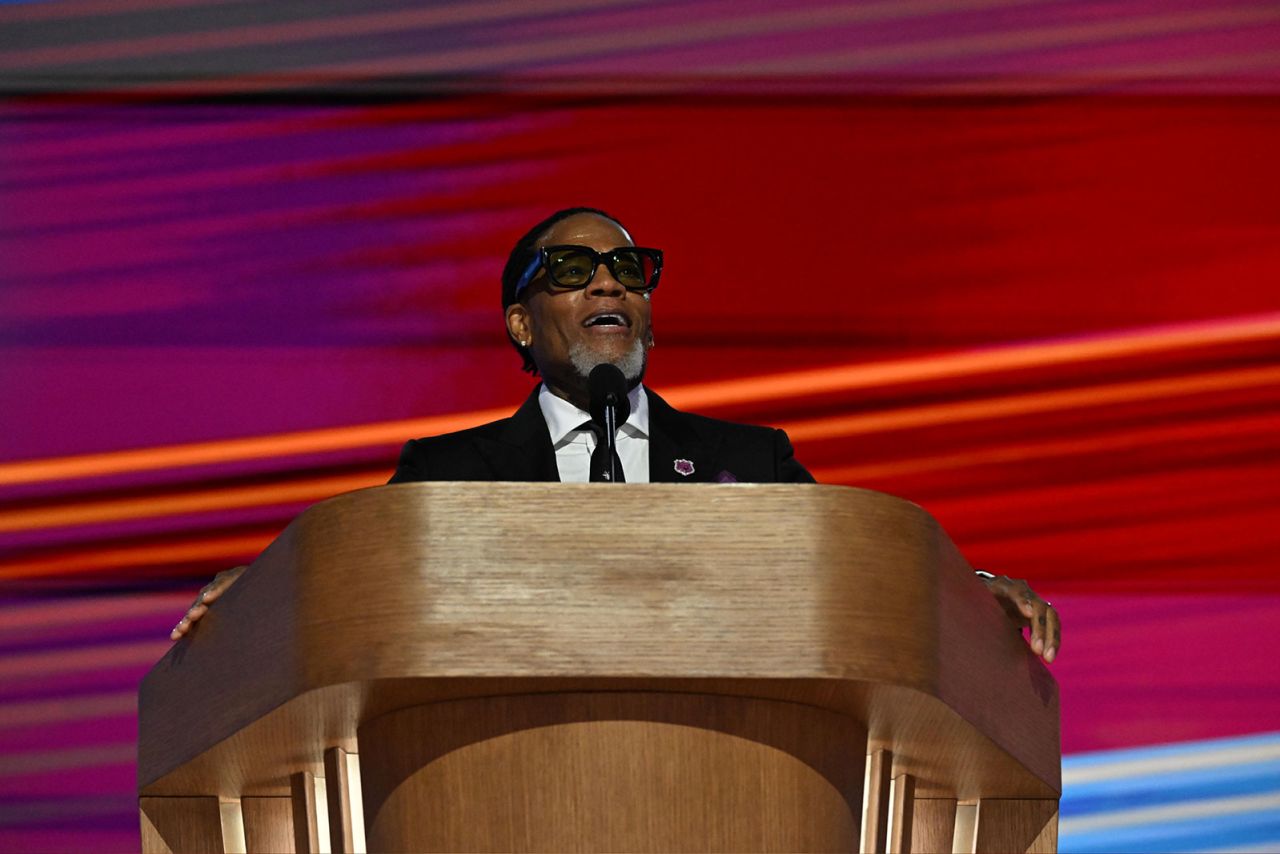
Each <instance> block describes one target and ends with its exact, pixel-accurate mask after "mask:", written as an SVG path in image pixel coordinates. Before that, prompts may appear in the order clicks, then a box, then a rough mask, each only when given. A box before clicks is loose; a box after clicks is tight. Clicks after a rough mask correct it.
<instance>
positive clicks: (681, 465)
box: [676, 460, 693, 477]
mask: <svg viewBox="0 0 1280 854" xmlns="http://www.w3.org/2000/svg"><path fill="white" fill-rule="evenodd" d="M676 474H681V475H684V476H685V477H688V476H689V475H691V474H693V460H676Z"/></svg>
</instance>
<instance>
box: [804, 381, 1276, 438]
mask: <svg viewBox="0 0 1280 854" xmlns="http://www.w3.org/2000/svg"><path fill="white" fill-rule="evenodd" d="M1276 383H1280V366H1277V367H1269V368H1250V369H1240V370H1234V371H1217V372H1211V373H1203V374H1193V375H1191V376H1186V377H1173V378H1169V379H1159V380H1142V381H1138V382H1130V383H1115V384H1113V385H1108V386H1094V387H1087V388H1073V389H1065V390H1061V391H1047V392H1038V393H1031V394H1016V395H1008V396H1005V397H990V398H983V399H981V400H966V401H960V402H956V403H939V404H931V405H927V406H914V407H908V408H904V409H893V410H889V411H886V412H869V413H863V414H858V415H838V416H833V417H829V418H814V419H811V420H808V421H794V422H790V423H788V424H783V425H780V426H782V428H783V429H785V430H786V431H787V434H788V435H789V436H790V437H791V440H792V441H794V442H804V441H820V440H825V439H844V438H848V437H850V436H856V435H865V434H868V433H886V432H889V431H891V430H906V429H911V428H915V427H934V426H937V425H940V424H955V423H958V422H961V421H993V420H995V419H998V418H1013V417H1016V416H1019V415H1032V414H1044V413H1047V412H1060V411H1063V410H1071V409H1088V408H1092V407H1097V406H1115V405H1120V404H1125V403H1139V402H1144V401H1151V400H1157V399H1160V398H1174V397H1190V396H1193V395H1197V394H1210V393H1213V392H1223V391H1234V390H1239V389H1245V388H1254V387H1257V386H1268V385H1272V384H1276Z"/></svg>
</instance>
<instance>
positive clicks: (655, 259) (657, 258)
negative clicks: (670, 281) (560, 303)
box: [515, 246, 662, 299]
mask: <svg viewBox="0 0 1280 854" xmlns="http://www.w3.org/2000/svg"><path fill="white" fill-rule="evenodd" d="M601 264H604V265H605V266H606V267H608V268H609V274H610V275H612V276H613V279H614V281H616V282H617V283H618V284H620V285H622V286H623V287H624V288H626V289H627V290H629V291H632V292H634V293H649V292H651V291H652V290H653V289H654V288H656V287H657V286H658V277H659V276H661V275H662V250H661V249H645V248H643V247H641V246H620V247H618V248H617V249H611V250H610V251H608V252H597V251H596V250H594V249H592V248H591V247H590V246H544V247H542V248H541V249H539V250H538V254H537V255H536V256H534V259H533V260H532V261H530V262H529V266H528V267H526V268H525V271H524V274H523V275H522V276H520V281H518V282H516V294H515V295H516V299H519V298H520V292H521V291H523V290H524V289H525V288H526V287H528V286H529V283H530V282H531V281H533V277H534V276H535V275H536V274H537V272H538V270H539V269H543V270H546V271H547V279H548V280H549V281H550V282H551V284H553V285H555V286H556V287H558V288H566V289H570V290H572V289H577V288H585V287H586V286H587V285H589V284H591V280H592V279H594V278H595V276H596V270H597V269H599V267H600V265H601Z"/></svg>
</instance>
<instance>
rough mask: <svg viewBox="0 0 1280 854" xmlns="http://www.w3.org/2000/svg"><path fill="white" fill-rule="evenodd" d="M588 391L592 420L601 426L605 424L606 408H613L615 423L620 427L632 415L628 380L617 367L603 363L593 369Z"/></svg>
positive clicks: (589, 378) (588, 382) (588, 381)
mask: <svg viewBox="0 0 1280 854" xmlns="http://www.w3.org/2000/svg"><path fill="white" fill-rule="evenodd" d="M587 391H589V392H590V393H591V418H592V420H593V421H596V422H597V423H599V424H603V423H605V422H604V411H605V408H606V407H609V406H612V407H613V409H614V412H615V413H616V416H615V419H616V420H615V423H617V424H618V425H619V426H620V425H622V424H623V423H624V422H625V421H626V420H627V416H628V415H630V414H631V400H630V399H629V398H628V397H627V378H626V377H625V376H623V375H622V371H621V370H619V369H618V366H617V365H611V364H609V363H608V362H602V363H600V364H599V365H596V366H595V367H594V368H592V369H591V373H590V375H588V377H587Z"/></svg>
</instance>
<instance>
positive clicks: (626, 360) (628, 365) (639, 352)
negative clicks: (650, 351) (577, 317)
mask: <svg viewBox="0 0 1280 854" xmlns="http://www.w3.org/2000/svg"><path fill="white" fill-rule="evenodd" d="M646 355H647V354H646V353H645V349H644V344H642V343H641V342H640V341H638V340H637V341H635V342H634V343H633V344H632V345H631V349H630V350H628V351H627V352H626V353H624V354H623V355H622V357H621V358H619V359H617V360H614V359H610V358H608V357H606V356H603V355H601V354H599V353H597V352H595V351H593V350H592V349H591V348H590V347H588V346H587V345H586V344H583V343H581V342H579V343H576V344H573V345H571V346H570V347H569V364H571V365H573V369H574V371H576V372H577V374H578V376H580V377H582V379H584V380H585V379H586V378H587V377H589V376H591V371H592V369H594V368H595V367H596V365H602V364H604V363H605V362H612V364H613V365H614V366H615V367H617V369H618V370H620V371H622V375H623V376H624V377H626V378H627V384H628V385H629V386H632V387H634V386H635V384H636V383H638V382H640V380H641V379H643V378H644V368H645V356H646Z"/></svg>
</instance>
